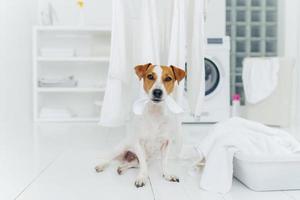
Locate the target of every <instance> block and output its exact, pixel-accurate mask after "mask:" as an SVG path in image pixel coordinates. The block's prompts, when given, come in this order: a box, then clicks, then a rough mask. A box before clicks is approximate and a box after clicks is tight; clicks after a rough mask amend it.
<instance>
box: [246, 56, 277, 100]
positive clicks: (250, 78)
mask: <svg viewBox="0 0 300 200" xmlns="http://www.w3.org/2000/svg"><path fill="white" fill-rule="evenodd" d="M278 71H279V58H275V57H274V58H245V60H244V61H243V84H244V91H245V96H246V101H247V102H248V103H251V104H256V103H258V102H260V101H262V100H264V99H265V98H267V97H268V96H270V95H271V94H272V92H273V91H274V90H275V89H276V87H277V82H278Z"/></svg>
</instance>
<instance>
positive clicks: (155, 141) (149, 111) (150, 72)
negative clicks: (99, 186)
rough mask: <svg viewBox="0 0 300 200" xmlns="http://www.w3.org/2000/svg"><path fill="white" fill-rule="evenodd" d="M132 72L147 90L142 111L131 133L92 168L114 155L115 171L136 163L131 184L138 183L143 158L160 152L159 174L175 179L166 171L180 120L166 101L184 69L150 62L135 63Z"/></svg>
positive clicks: (144, 165) (143, 176) (140, 183)
mask: <svg viewBox="0 0 300 200" xmlns="http://www.w3.org/2000/svg"><path fill="white" fill-rule="evenodd" d="M135 72H136V74H137V76H138V78H139V79H140V80H143V88H144V90H145V92H146V94H147V101H145V102H144V108H143V112H142V113H141V115H136V116H135V119H134V120H133V122H132V127H133V131H132V133H131V134H130V135H129V136H128V137H127V138H126V140H125V141H123V142H122V143H121V144H120V145H119V146H118V147H117V148H116V149H114V151H113V152H110V153H109V154H108V155H107V157H106V158H105V161H104V162H103V163H102V164H99V165H97V166H96V167H95V169H96V171H97V172H101V171H103V170H104V169H105V168H106V167H107V166H108V165H109V163H110V162H111V161H112V160H114V159H117V160H120V161H121V162H122V164H121V165H120V166H119V167H118V170H117V171H118V173H119V174H122V173H123V172H124V171H125V170H127V169H129V168H135V167H139V168H140V169H139V174H138V177H137V179H136V180H135V186H136V187H142V186H144V185H145V183H146V180H147V178H148V169H147V168H148V166H147V161H148V160H149V159H150V158H153V157H155V156H156V155H157V154H158V153H160V154H161V160H162V175H163V177H164V178H165V179H166V180H168V181H172V182H179V178H178V177H177V176H175V175H172V174H170V173H169V171H168V153H169V149H170V145H171V143H172V141H173V139H174V137H176V136H178V134H180V130H181V123H180V121H179V120H178V117H177V115H175V114H174V113H172V112H171V111H170V109H168V106H167V105H166V104H167V100H168V98H169V95H170V94H171V93H172V92H173V90H174V88H175V84H176V82H177V83H179V82H180V81H181V80H182V79H183V78H184V77H185V72H184V71H183V70H182V69H180V68H178V67H174V66H155V65H152V64H151V63H149V64H145V65H138V66H136V67H135Z"/></svg>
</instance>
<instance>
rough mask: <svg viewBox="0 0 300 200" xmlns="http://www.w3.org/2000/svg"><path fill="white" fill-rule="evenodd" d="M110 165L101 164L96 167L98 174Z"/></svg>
mask: <svg viewBox="0 0 300 200" xmlns="http://www.w3.org/2000/svg"><path fill="white" fill-rule="evenodd" d="M107 165H108V164H100V165H97V166H96V167H95V170H96V172H98V173H99V172H103V171H104V170H105V168H106V167H107Z"/></svg>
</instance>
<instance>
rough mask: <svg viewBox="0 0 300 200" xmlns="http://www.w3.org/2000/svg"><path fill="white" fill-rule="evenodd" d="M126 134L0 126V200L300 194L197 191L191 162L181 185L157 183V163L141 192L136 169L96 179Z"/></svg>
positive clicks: (264, 199)
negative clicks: (104, 155) (102, 160)
mask: <svg viewBox="0 0 300 200" xmlns="http://www.w3.org/2000/svg"><path fill="white" fill-rule="evenodd" d="M185 130H186V134H185V144H193V143H194V142H195V141H199V139H200V138H201V137H203V135H205V133H206V132H207V127H206V126H188V127H187V126H185ZM124 134H125V133H124V130H123V129H118V130H114V131H111V130H109V129H106V128H101V127H99V126H96V125H93V124H76V125H75V124H67V125H66V124H41V125H26V124H14V125H0V199H1V200H10V199H17V200H48V199H49V200H50V199H51V200H53V199H55V200H77V199H78V200H79V199H80V200H81V199H82V200H86V199H89V200H90V199H91V200H93V199H95V200H96V199H97V200H99V199H112V200H114V199H116V200H120V199H130V200H134V199H145V200H148V199H149V200H150V199H152V200H153V199H155V200H167V199H172V200H175V199H180V200H194V199H195V200H196V199H205V200H241V199H243V200H247V199H249V200H268V199H272V200H291V199H294V200H295V199H300V191H279V192H253V191H251V190H249V189H247V188H246V187H245V186H244V185H242V184H241V183H239V182H238V181H236V180H235V181H234V183H233V187H232V190H231V192H230V193H228V194H225V195H221V194H215V193H211V192H206V191H203V190H201V189H199V187H198V180H199V177H198V175H190V173H189V171H190V169H191V167H190V165H191V162H189V161H187V160H185V161H180V162H176V163H175V161H173V163H174V164H176V166H177V167H176V168H175V169H174V170H175V171H177V174H178V175H179V176H180V178H181V179H180V183H170V182H166V181H165V180H164V179H162V178H161V175H160V170H159V166H158V163H153V164H152V165H150V167H149V168H150V176H149V182H148V184H147V185H146V187H144V188H139V189H137V188H135V187H134V185H133V182H134V178H135V176H136V173H137V171H136V169H132V170H129V171H128V172H127V173H125V174H124V175H122V176H119V175H118V174H117V173H116V167H117V163H115V164H113V165H112V166H111V167H109V168H108V170H107V171H105V172H103V173H100V174H97V173H95V172H94V169H93V168H94V165H95V164H96V163H97V162H98V161H99V155H100V153H101V152H103V150H107V149H110V148H111V147H112V146H114V145H115V144H116V143H117V142H118V141H119V140H121V139H122V138H123V137H124Z"/></svg>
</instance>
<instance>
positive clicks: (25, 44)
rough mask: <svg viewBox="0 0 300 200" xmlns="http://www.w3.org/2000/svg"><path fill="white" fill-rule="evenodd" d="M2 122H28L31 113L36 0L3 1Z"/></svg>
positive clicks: (0, 49)
mask: <svg viewBox="0 0 300 200" xmlns="http://www.w3.org/2000/svg"><path fill="white" fill-rule="evenodd" d="M0 5H1V12H0V32H1V34H0V44H1V45H0V54H1V55H0V68H1V69H0V72H1V73H0V74H1V77H0V79H1V82H0V84H1V85H0V91H1V92H0V95H1V96H0V100H1V101H0V109H1V110H0V119H2V121H24V120H25V121H26V120H28V119H29V117H30V113H31V96H32V94H31V87H32V86H31V85H32V81H31V30H32V25H33V24H35V17H36V6H37V2H36V0H30V1H24V0H10V1H7V0H0Z"/></svg>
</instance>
